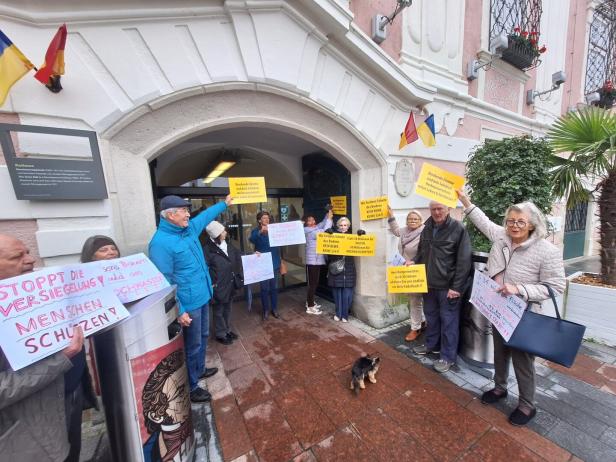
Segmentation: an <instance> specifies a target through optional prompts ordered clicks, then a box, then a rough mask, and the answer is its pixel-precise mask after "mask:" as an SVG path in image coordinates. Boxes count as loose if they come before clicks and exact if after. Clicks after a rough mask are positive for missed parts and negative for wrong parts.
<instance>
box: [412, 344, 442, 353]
mask: <svg viewBox="0 0 616 462" xmlns="http://www.w3.org/2000/svg"><path fill="white" fill-rule="evenodd" d="M413 353H415V354H416V355H427V354H428V353H433V354H439V353H440V350H428V347H426V346H425V345H419V346H416V347H415V348H413Z"/></svg>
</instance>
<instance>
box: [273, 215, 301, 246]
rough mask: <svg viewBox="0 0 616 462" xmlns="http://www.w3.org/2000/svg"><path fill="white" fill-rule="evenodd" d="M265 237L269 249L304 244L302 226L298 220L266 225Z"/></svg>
mask: <svg viewBox="0 0 616 462" xmlns="http://www.w3.org/2000/svg"><path fill="white" fill-rule="evenodd" d="M267 236H268V237H269V245H270V247H280V246H283V245H296V244H305V243H306V234H305V233H304V224H303V223H302V222H301V221H299V220H296V221H285V222H283V223H270V224H269V225H267Z"/></svg>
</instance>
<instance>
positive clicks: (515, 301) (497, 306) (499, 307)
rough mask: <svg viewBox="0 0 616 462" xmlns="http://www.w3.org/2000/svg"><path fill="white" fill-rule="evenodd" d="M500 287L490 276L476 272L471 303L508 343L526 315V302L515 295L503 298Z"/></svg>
mask: <svg viewBox="0 0 616 462" xmlns="http://www.w3.org/2000/svg"><path fill="white" fill-rule="evenodd" d="M498 287H499V285H498V284H497V283H496V282H495V281H493V280H492V279H490V278H489V277H488V276H486V275H485V274H483V273H481V272H479V271H475V277H474V278H473V292H472V293H471V303H472V304H473V305H474V306H475V307H476V308H477V309H478V310H479V311H480V313H481V314H483V315H484V316H485V317H486V318H488V321H490V322H491V323H492V325H493V326H494V327H496V329H497V330H498V332H499V333H500V334H501V335H502V336H503V338H504V339H505V340H506V341H508V340H509V339H510V338H511V335H512V334H513V331H514V330H515V328H516V327H517V326H518V323H519V322H520V319H521V318H522V315H523V314H524V310H525V309H526V302H524V300H522V299H521V298H520V297H516V296H515V295H507V296H503V295H501V294H499V293H497V292H496V289H498Z"/></svg>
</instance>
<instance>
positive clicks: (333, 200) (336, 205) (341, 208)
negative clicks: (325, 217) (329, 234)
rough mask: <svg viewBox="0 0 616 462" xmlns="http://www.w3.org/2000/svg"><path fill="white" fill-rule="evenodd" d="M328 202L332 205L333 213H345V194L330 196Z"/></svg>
mask: <svg viewBox="0 0 616 462" xmlns="http://www.w3.org/2000/svg"><path fill="white" fill-rule="evenodd" d="M329 203H330V204H331V205H332V211H333V212H334V215H346V214H347V198H346V196H331V197H330V198H329Z"/></svg>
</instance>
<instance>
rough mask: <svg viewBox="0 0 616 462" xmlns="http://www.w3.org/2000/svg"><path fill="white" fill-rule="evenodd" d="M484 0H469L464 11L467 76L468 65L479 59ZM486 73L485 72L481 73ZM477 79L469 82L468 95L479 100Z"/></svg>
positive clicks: (464, 59) (464, 47)
mask: <svg viewBox="0 0 616 462" xmlns="http://www.w3.org/2000/svg"><path fill="white" fill-rule="evenodd" d="M482 4H483V0H467V2H466V7H465V11H464V44H463V51H462V53H463V55H462V56H463V60H462V74H464V75H466V66H467V65H468V63H469V62H470V61H471V60H473V59H477V52H478V51H479V49H480V48H481V12H482V8H483V6H482ZM479 72H485V71H479ZM477 85H478V84H477V79H475V80H473V81H472V82H469V84H468V93H469V95H471V96H474V97H475V98H477Z"/></svg>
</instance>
